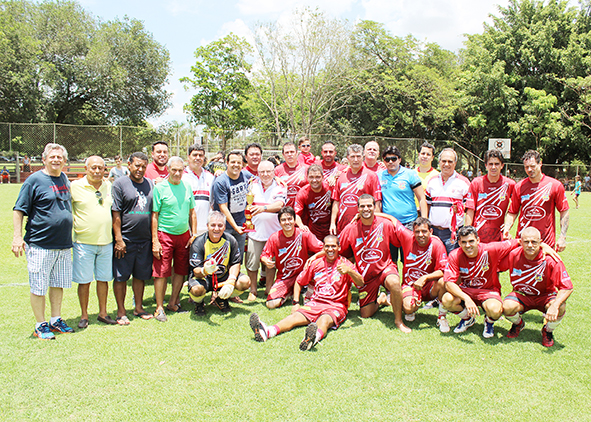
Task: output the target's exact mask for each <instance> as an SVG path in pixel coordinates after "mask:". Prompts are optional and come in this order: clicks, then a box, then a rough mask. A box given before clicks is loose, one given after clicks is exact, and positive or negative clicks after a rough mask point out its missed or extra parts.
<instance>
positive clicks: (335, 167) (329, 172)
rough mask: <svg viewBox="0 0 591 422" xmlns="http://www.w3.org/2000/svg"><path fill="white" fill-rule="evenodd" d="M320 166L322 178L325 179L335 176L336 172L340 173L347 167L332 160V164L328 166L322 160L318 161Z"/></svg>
mask: <svg viewBox="0 0 591 422" xmlns="http://www.w3.org/2000/svg"><path fill="white" fill-rule="evenodd" d="M320 165H321V166H322V180H324V181H326V180H327V179H328V178H329V177H331V176H336V174H337V173H342V172H344V171H345V170H346V169H347V166H344V165H342V164H339V163H337V162H336V161H333V162H332V166H330V167H328V166H327V165H326V164H325V163H324V161H321V162H320Z"/></svg>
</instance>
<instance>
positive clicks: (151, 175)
mask: <svg viewBox="0 0 591 422" xmlns="http://www.w3.org/2000/svg"><path fill="white" fill-rule="evenodd" d="M166 164H168V144H167V143H166V142H164V141H156V142H154V143H153V144H152V162H151V163H150V164H148V167H147V168H146V174H145V176H144V177H147V178H148V179H151V180H153V181H154V183H155V184H156V183H160V182H162V181H163V180H166V179H168V167H167V166H166Z"/></svg>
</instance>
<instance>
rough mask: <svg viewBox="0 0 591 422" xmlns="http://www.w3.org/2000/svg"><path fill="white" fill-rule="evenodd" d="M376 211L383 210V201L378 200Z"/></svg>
mask: <svg viewBox="0 0 591 422" xmlns="http://www.w3.org/2000/svg"><path fill="white" fill-rule="evenodd" d="M376 211H377V212H381V211H382V201H376Z"/></svg>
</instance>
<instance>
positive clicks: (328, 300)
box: [250, 235, 363, 350]
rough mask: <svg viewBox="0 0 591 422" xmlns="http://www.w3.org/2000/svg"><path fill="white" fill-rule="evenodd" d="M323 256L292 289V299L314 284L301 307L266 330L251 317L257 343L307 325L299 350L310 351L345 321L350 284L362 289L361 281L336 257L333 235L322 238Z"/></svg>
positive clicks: (302, 274)
mask: <svg viewBox="0 0 591 422" xmlns="http://www.w3.org/2000/svg"><path fill="white" fill-rule="evenodd" d="M323 250H324V253H325V255H324V256H323V257H322V258H319V259H316V260H315V261H313V262H312V263H311V264H310V265H308V267H307V268H306V269H305V270H304V272H303V273H301V274H300V275H299V276H298V278H297V283H296V284H295V286H294V297H299V294H300V291H301V289H302V287H304V286H307V285H308V284H310V283H311V282H313V283H314V285H315V288H314V293H313V295H312V299H311V300H310V301H309V302H308V303H306V304H305V305H304V306H300V305H299V304H297V303H296V304H295V305H294V306H293V309H292V312H291V315H289V316H288V317H286V318H284V319H282V320H281V321H279V322H278V323H277V324H276V325H273V326H272V327H267V325H266V324H265V323H263V322H262V321H261V320H260V319H259V316H258V315H257V314H251V315H250V328H252V331H253V332H254V338H255V340H256V341H262V342H264V341H267V340H268V339H270V338H272V337H275V336H276V335H277V334H279V333H284V332H286V331H289V330H291V329H293V328H295V327H300V326H302V325H308V327H307V328H306V335H305V337H304V340H303V341H302V342H301V343H300V350H310V349H311V348H312V347H313V346H314V345H315V344H316V343H318V342H319V341H320V340H322V338H323V337H324V336H325V335H326V333H327V332H328V330H329V329H330V328H334V329H335V330H336V329H337V328H339V326H340V325H341V324H342V323H343V321H345V318H346V317H347V313H348V308H349V292H350V290H351V283H354V284H355V286H357V287H358V288H361V287H363V277H361V274H359V273H358V272H357V271H355V268H354V267H353V264H351V263H350V262H349V261H348V260H346V259H345V258H343V257H341V256H339V239H338V238H337V237H336V236H334V235H329V236H326V237H325V238H324V247H323Z"/></svg>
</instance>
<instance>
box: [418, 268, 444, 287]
mask: <svg viewBox="0 0 591 422" xmlns="http://www.w3.org/2000/svg"><path fill="white" fill-rule="evenodd" d="M441 277H443V271H442V270H437V271H433V272H432V273H430V274H425V275H422V276H421V277H419V279H418V280H417V281H415V283H414V284H413V287H414V289H415V290H422V288H423V287H424V286H425V283H427V282H428V281H431V280H439V279H440V278H441Z"/></svg>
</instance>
